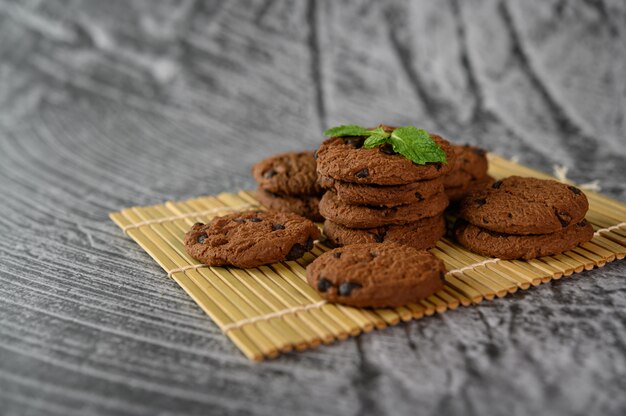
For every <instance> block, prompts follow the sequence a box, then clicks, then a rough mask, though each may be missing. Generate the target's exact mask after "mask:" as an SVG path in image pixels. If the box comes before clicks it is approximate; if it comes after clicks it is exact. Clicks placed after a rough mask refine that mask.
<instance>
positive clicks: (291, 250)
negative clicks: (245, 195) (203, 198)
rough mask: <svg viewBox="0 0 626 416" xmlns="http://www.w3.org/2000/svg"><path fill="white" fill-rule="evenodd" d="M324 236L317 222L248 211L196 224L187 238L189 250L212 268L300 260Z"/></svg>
mask: <svg viewBox="0 0 626 416" xmlns="http://www.w3.org/2000/svg"><path fill="white" fill-rule="evenodd" d="M320 234H321V233H320V231H319V229H318V228H317V226H316V225H315V224H313V222H311V221H310V220H307V219H306V218H302V217H300V216H299V215H296V214H291V213H282V212H275V211H245V212H237V213H234V214H230V215H226V216H223V217H216V218H214V219H213V220H211V222H209V223H208V224H202V223H196V224H194V225H193V226H192V227H191V230H189V231H188V232H187V234H186V235H185V250H186V251H187V253H189V255H190V256H191V257H193V258H194V259H196V260H198V261H200V262H202V263H205V264H208V265H211V266H226V265H231V266H236V267H242V268H251V267H257V266H261V265H264V264H270V263H276V262H279V261H284V260H296V259H299V258H300V257H302V256H303V255H304V254H305V253H306V252H307V251H309V250H311V249H312V248H313V241H314V240H317V239H319V238H320Z"/></svg>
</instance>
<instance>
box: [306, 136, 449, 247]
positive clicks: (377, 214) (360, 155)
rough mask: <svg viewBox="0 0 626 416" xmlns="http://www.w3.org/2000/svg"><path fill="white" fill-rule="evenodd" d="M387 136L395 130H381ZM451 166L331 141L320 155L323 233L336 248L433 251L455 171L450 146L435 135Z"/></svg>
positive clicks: (354, 140)
mask: <svg viewBox="0 0 626 416" xmlns="http://www.w3.org/2000/svg"><path fill="white" fill-rule="evenodd" d="M382 127H383V128H384V129H385V131H388V132H390V131H393V128H391V127H388V126H382ZM431 137H432V139H433V140H434V141H435V143H436V144H437V145H438V146H439V147H441V149H442V150H443V151H444V152H445V154H446V158H447V163H426V164H423V165H418V164H415V163H413V162H411V161H410V160H408V159H407V158H405V157H404V156H402V155H400V154H396V153H395V152H394V151H393V149H392V148H391V147H390V146H389V145H383V146H379V147H374V148H371V149H366V148H364V147H363V142H364V140H365V139H364V137H331V138H330V139H328V140H326V141H324V142H323V143H322V145H321V146H320V148H319V150H318V152H317V172H318V177H319V182H320V184H321V185H322V187H323V188H325V189H327V190H328V192H326V193H325V194H324V196H323V197H322V199H321V201H320V213H321V214H322V216H323V217H324V218H326V221H325V222H324V233H325V234H326V237H327V239H328V241H329V242H330V243H331V244H332V245H334V246H344V245H349V244H356V243H382V242H396V243H400V244H404V245H408V246H412V247H414V248H417V249H426V248H430V247H433V246H434V245H435V244H436V242H437V240H439V239H440V238H441V237H442V236H443V235H444V233H445V220H444V218H443V211H444V210H445V208H446V207H447V206H448V198H447V196H446V194H445V192H444V186H443V175H445V174H447V173H448V172H450V171H451V169H452V167H453V166H454V158H455V156H454V151H453V150H452V147H451V145H450V143H448V141H446V140H444V139H442V138H441V137H439V136H436V135H431Z"/></svg>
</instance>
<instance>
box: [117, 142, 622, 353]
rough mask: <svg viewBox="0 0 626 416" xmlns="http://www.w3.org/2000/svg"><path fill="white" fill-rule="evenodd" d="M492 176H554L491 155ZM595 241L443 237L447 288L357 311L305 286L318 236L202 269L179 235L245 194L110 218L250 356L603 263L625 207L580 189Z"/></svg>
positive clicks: (239, 203)
mask: <svg viewBox="0 0 626 416" xmlns="http://www.w3.org/2000/svg"><path fill="white" fill-rule="evenodd" d="M489 161H490V168H489V173H490V174H491V175H492V176H493V177H495V178H496V179H499V178H503V177H506V176H510V175H520V176H534V177H540V178H551V177H550V176H549V175H546V174H543V173H540V172H538V171H535V170H532V169H530V168H527V167H525V166H522V165H519V164H516V163H513V162H511V161H508V160H506V159H503V158H501V157H499V156H496V155H492V154H489ZM586 195H587V197H588V199H589V205H590V209H589V212H588V214H587V220H588V221H589V222H591V223H592V224H593V226H594V229H595V230H596V233H595V235H594V238H593V240H592V241H590V242H588V243H586V244H584V245H582V246H580V247H578V248H576V249H574V250H572V251H569V252H566V253H563V254H559V255H556V256H548V257H542V258H539V259H534V260H530V261H520V260H513V261H508V260H499V259H493V258H487V257H483V256H480V255H478V254H475V253H472V252H470V251H467V250H465V249H464V248H462V247H460V246H459V245H457V244H456V243H455V242H454V241H451V240H448V239H442V240H441V241H439V243H438V244H437V247H436V248H434V249H432V250H431V251H432V252H433V253H434V254H435V255H436V256H438V257H439V258H441V259H442V260H443V261H444V262H445V264H446V268H447V269H448V273H447V274H446V278H445V279H446V284H445V287H444V288H443V289H442V290H440V291H439V292H437V293H436V294H434V295H432V296H430V297H428V298H427V299H425V300H423V301H421V302H419V303H416V304H411V305H406V306H404V307H400V308H392V309H357V308H352V307H347V306H342V305H335V304H329V303H326V302H324V301H323V300H322V299H321V298H320V297H319V296H318V294H317V292H315V291H314V290H313V289H312V288H311V287H309V286H308V284H307V283H306V278H305V267H306V265H307V264H309V263H310V262H311V261H312V260H313V259H314V258H315V257H317V256H318V255H320V254H321V253H323V252H324V251H326V250H328V247H327V246H325V245H324V244H323V243H318V244H316V246H315V247H314V249H313V251H312V252H311V253H308V254H306V255H305V256H304V257H303V258H302V259H300V260H297V261H286V262H283V263H277V264H272V265H270V266H263V267H259V268H256V269H249V270H243V269H237V268H231V267H208V266H204V265H202V264H199V263H198V262H197V261H195V260H194V259H192V258H191V257H189V255H187V253H186V252H185V250H184V247H183V238H184V235H185V232H186V231H187V230H188V229H189V228H190V226H191V225H192V224H193V223H195V222H208V220H209V219H210V218H212V217H214V216H217V215H225V214H227V213H229V212H232V211H239V210H245V209H251V208H258V207H259V203H258V201H257V200H256V199H255V198H254V194H253V193H252V192H249V191H241V192H239V193H236V194H235V193H222V194H219V195H216V196H207V197H201V198H196V199H190V200H187V201H181V202H171V201H169V202H166V203H165V204H163V205H153V206H145V207H132V208H127V209H124V210H122V211H121V212H115V213H111V214H110V217H111V219H112V220H113V221H114V222H115V223H116V224H117V225H118V226H120V227H121V228H122V229H123V230H124V232H125V233H126V234H127V235H128V236H130V237H131V238H132V239H133V240H135V241H136V242H137V243H138V244H139V245H140V246H141V247H142V248H143V249H144V250H145V251H146V252H147V253H148V254H149V255H150V256H152V258H154V260H156V262H157V263H158V264H159V265H160V266H161V267H162V268H163V269H164V270H165V272H166V273H167V274H168V276H170V277H171V278H173V279H174V280H175V281H176V282H177V283H178V284H179V285H180V286H181V287H182V288H183V289H184V290H185V291H186V292H187V293H188V294H189V296H191V297H192V298H193V300H194V301H195V302H196V303H197V304H198V305H199V306H200V307H201V308H202V309H203V310H204V311H205V312H206V313H207V314H208V315H209V316H210V317H211V319H213V321H214V322H215V323H216V324H217V325H218V326H219V327H220V329H221V330H222V331H223V332H224V333H225V334H226V335H227V336H228V337H229V338H230V339H231V340H232V341H233V342H234V343H235V344H236V345H237V347H238V348H239V349H240V350H241V351H242V352H243V353H244V354H245V355H246V357H248V358H249V359H251V360H254V361H260V360H262V359H264V358H272V357H276V356H277V355H278V354H280V353H281V352H288V351H291V350H294V349H295V350H305V349H308V348H315V347H317V346H319V345H320V344H329V343H332V342H334V341H335V340H344V339H346V338H348V337H349V336H356V335H358V334H360V333H361V332H369V331H372V330H373V329H375V328H376V329H381V328H385V327H387V326H390V325H396V324H398V323H399V322H400V321H409V320H411V319H420V318H422V317H424V316H429V315H433V314H435V313H443V312H445V311H446V310H448V309H456V308H458V307H459V306H470V305H475V304H478V303H480V302H482V301H483V300H493V299H494V298H501V297H504V296H506V295H507V294H509V293H515V292H516V291H518V290H526V289H529V288H530V287H532V286H537V285H540V284H542V283H547V282H549V281H550V280H552V279H560V278H562V277H564V276H570V275H572V274H573V273H579V272H582V271H583V270H591V269H593V268H594V267H602V266H604V265H605V264H606V263H608V262H611V261H613V260H615V259H623V258H624V256H625V255H626V223H625V222H626V204H622V203H620V202H618V201H615V200H612V199H610V198H607V197H605V196H602V195H600V194H597V193H594V192H586Z"/></svg>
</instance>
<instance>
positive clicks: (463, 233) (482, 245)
mask: <svg viewBox="0 0 626 416" xmlns="http://www.w3.org/2000/svg"><path fill="white" fill-rule="evenodd" d="M454 235H455V237H456V239H457V241H458V242H459V243H461V244H462V245H463V246H465V247H467V248H468V249H469V250H471V251H473V252H475V253H479V254H482V255H483V256H489V257H498V258H500V259H503V260H508V259H526V260H530V259H534V258H536V257H541V256H550V255H554V254H559V253H563V252H564V251H568V250H571V249H573V248H575V247H577V246H579V245H580V244H583V243H586V242H587V241H589V240H591V239H592V238H593V228H592V227H591V224H589V223H588V222H587V221H586V220H582V221H580V222H578V223H576V224H572V225H570V226H568V227H566V228H564V229H562V230H559V231H557V232H554V233H550V234H537V235H515V234H503V233H498V232H495V231H489V230H486V229H484V228H480V227H477V226H475V225H472V224H470V223H468V222H467V221H465V220H458V221H457V223H456V225H455V228H454Z"/></svg>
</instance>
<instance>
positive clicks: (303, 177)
mask: <svg viewBox="0 0 626 416" xmlns="http://www.w3.org/2000/svg"><path fill="white" fill-rule="evenodd" d="M252 174H253V175H254V179H255V180H256V182H257V184H258V185H259V189H258V190H257V199H258V200H259V202H260V203H261V204H262V205H263V206H265V207H267V208H269V209H272V210H275V211H279V212H292V213H294V214H298V215H300V216H303V217H305V218H308V219H310V220H312V221H323V220H324V218H322V216H321V215H320V212H319V202H320V196H321V195H322V193H323V190H322V188H321V187H320V185H319V184H318V183H317V173H316V169H315V158H314V157H313V152H289V153H281V154H278V155H275V156H272V157H269V158H267V159H264V160H262V161H260V162H259V163H257V164H256V165H254V166H253V167H252Z"/></svg>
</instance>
